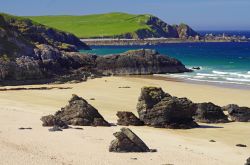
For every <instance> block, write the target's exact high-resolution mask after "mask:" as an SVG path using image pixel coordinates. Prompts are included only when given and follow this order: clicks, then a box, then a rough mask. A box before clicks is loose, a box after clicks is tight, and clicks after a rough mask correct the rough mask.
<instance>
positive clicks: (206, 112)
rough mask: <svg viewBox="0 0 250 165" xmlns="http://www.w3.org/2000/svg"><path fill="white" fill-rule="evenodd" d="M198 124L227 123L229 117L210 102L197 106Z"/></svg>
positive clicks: (196, 118) (195, 117) (196, 117)
mask: <svg viewBox="0 0 250 165" xmlns="http://www.w3.org/2000/svg"><path fill="white" fill-rule="evenodd" d="M194 119H195V121H196V122H201V123H227V122H229V120H228V118H227V116H226V115H225V114H224V113H223V111H222V109H221V107H219V106H217V105H215V104H213V103H211V102H209V103H199V104H197V110H196V114H195V116H194Z"/></svg>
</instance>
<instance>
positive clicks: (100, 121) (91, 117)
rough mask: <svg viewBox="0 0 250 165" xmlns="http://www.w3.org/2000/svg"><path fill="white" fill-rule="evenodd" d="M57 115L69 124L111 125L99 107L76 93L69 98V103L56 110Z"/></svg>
mask: <svg viewBox="0 0 250 165" xmlns="http://www.w3.org/2000/svg"><path fill="white" fill-rule="evenodd" d="M55 117H57V118H59V119H61V120H62V121H63V122H65V123H66V124H68V125H81V126H110V124H109V123H108V122H107V121H106V120H104V118H103V117H102V115H100V114H99V112H98V111H97V109H95V108H94V107H93V106H92V105H90V104H89V103H88V102H87V101H86V100H84V99H83V98H81V97H79V96H77V95H74V94H73V95H72V98H71V99H70V100H69V104H68V105H67V106H65V107H64V108H61V110H60V111H58V112H56V114H55Z"/></svg>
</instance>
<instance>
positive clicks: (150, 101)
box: [137, 87, 198, 129]
mask: <svg viewBox="0 0 250 165" xmlns="http://www.w3.org/2000/svg"><path fill="white" fill-rule="evenodd" d="M196 108H197V107H196V105H195V104H194V103H193V102H192V101H190V100H188V99H187V98H177V97H172V96H171V95H169V94H167V93H165V92H163V90H162V89H161V88H156V87H144V88H142V90H141V95H140V97H139V102H138V104H137V111H138V113H139V118H140V120H142V121H143V122H144V123H145V124H146V125H148V126H153V127H160V128H173V129H189V128H194V127H198V124H197V123H196V122H194V121H193V118H192V117H193V115H194V114H195V111H196Z"/></svg>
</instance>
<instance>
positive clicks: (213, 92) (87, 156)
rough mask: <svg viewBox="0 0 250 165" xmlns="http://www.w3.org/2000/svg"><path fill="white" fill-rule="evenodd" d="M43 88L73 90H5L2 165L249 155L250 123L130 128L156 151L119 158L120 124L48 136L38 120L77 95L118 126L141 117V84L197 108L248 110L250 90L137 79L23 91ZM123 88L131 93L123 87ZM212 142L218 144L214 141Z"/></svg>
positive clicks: (186, 161) (187, 162)
mask: <svg viewBox="0 0 250 165" xmlns="http://www.w3.org/2000/svg"><path fill="white" fill-rule="evenodd" d="M105 80H107V81H105ZM44 86H46V87H52V86H53V87H72V89H52V90H24V91H1V92H0V105H1V107H0V116H1V120H0V164H19V165H24V164H25V165H26V164H48V165H49V164H65V165H66V164H72V165H75V164H76V165H78V164H79V165H80V164H91V165H92V164H101V165H103V164H107V165H110V164H114V165H116V164H156V165H157V164H159V165H161V164H174V165H211V164H212V165H225V164H227V165H243V164H244V162H245V160H246V159H247V158H248V157H249V156H250V149H249V147H250V132H249V128H250V123H237V122H235V123H228V124H210V125H208V124H201V125H202V128H197V129H191V130H170V129H156V128H150V127H130V128H131V129H132V130H133V131H134V132H135V133H136V134H138V135H139V136H140V137H141V138H142V139H143V140H144V142H145V143H146V144H147V145H148V146H149V147H150V148H154V149H157V150H158V152H156V153H126V154H121V153H120V154H117V153H109V152H108V146H109V144H110V141H111V140H112V139H114V137H113V135H112V133H114V132H116V131H118V130H119V129H120V128H121V127H120V126H114V127H110V128H104V127H83V128H84V130H75V129H68V130H64V131H63V132H48V129H47V128H44V127H42V126H41V121H40V117H41V116H42V115H47V114H53V113H54V112H55V111H57V110H59V109H60V107H63V106H65V105H66V104H67V101H68V99H69V98H70V97H71V94H73V93H75V94H77V95H79V96H82V97H84V98H85V99H86V100H88V101H89V103H91V104H92V105H93V106H95V107H96V108H97V109H98V110H99V112H100V113H101V114H102V115H103V116H104V117H105V119H107V120H108V121H109V122H116V115H115V114H116V112H117V111H120V110H126V111H132V112H134V113H135V114H137V113H136V103H137V99H138V96H139V94H140V89H141V87H142V86H160V87H162V88H163V89H164V90H165V91H166V92H169V93H170V94H171V95H175V96H178V97H188V98H190V99H191V100H192V101H194V102H204V101H212V102H214V103H215V104H218V105H226V104H229V103H237V104H239V105H241V106H250V102H249V98H250V91H249V90H241V89H229V88H221V87H214V86H208V85H197V84H187V83H184V82H171V81H163V80H152V79H145V78H144V79H143V78H131V77H106V78H100V79H94V80H89V81H87V82H84V83H79V84H62V85H32V86H31V85H30V86H22V87H26V88H29V87H44ZM122 86H129V87H131V88H119V87H122ZM4 88H6V87H4ZM8 88H13V87H8ZM90 98H95V100H90ZM19 127H32V130H19V129H18V128H19ZM211 139H213V140H215V141H216V142H215V143H211V142H209V140H211ZM237 143H242V144H246V145H248V146H249V147H247V148H239V147H236V146H235V144H237ZM132 158H137V160H135V159H132Z"/></svg>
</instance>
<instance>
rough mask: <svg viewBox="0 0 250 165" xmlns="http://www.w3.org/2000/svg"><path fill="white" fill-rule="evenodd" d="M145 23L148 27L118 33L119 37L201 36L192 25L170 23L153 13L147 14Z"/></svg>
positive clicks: (186, 37)
mask: <svg viewBox="0 0 250 165" xmlns="http://www.w3.org/2000/svg"><path fill="white" fill-rule="evenodd" d="M145 17H147V19H145V22H144V24H146V25H147V26H148V28H142V29H138V30H136V31H135V32H130V33H125V34H122V35H117V36H115V37H117V38H129V39H145V38H162V37H163V38H180V39H188V38H190V37H193V38H194V37H196V36H200V34H199V33H197V32H196V31H194V30H193V29H192V28H191V27H190V26H188V25H186V24H183V23H181V24H180V25H170V24H168V23H166V22H164V21H163V20H161V19H160V18H158V17H155V16H152V15H145Z"/></svg>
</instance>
